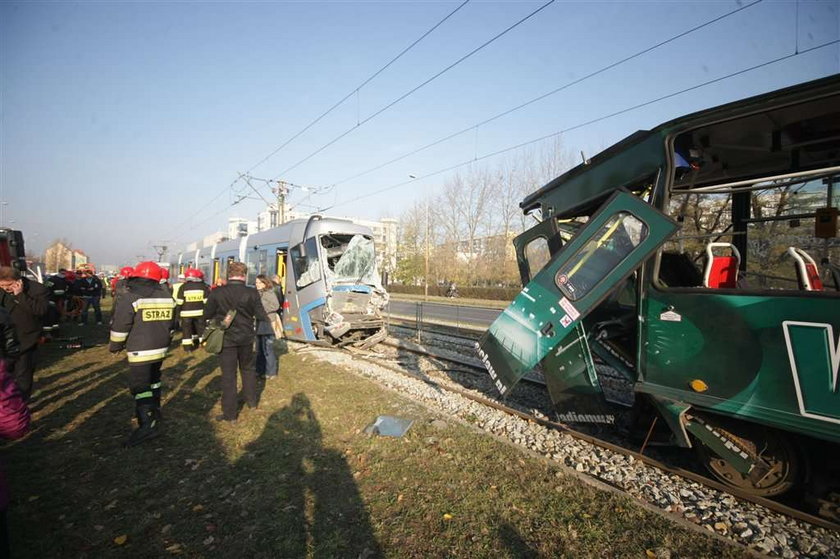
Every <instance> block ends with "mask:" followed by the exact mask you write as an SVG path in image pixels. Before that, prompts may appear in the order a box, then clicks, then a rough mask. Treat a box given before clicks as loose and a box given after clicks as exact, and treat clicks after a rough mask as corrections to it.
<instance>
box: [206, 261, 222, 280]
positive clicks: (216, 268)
mask: <svg viewBox="0 0 840 559" xmlns="http://www.w3.org/2000/svg"><path fill="white" fill-rule="evenodd" d="M221 268H222V263H221V262H219V259H218V258H214V259H213V269H212V272H211V274H210V282H209V283H210V285H215V284H216V281H218V279H219V273H220V272H221V271H222V270H221Z"/></svg>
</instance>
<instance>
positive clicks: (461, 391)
mask: <svg viewBox="0 0 840 559" xmlns="http://www.w3.org/2000/svg"><path fill="white" fill-rule="evenodd" d="M385 345H386V346H387V347H389V348H391V349H393V350H395V351H398V352H408V353H410V354H412V355H414V356H417V357H420V358H423V359H429V360H433V361H434V362H438V363H439V362H444V363H448V364H451V365H452V366H453V369H451V370H457V371H458V372H463V373H465V374H471V375H474V376H476V377H483V376H485V371H484V369H483V367H481V365H480V364H479V363H478V362H477V361H472V360H470V359H468V358H464V357H457V356H453V355H445V354H442V353H439V352H435V351H432V350H430V349H429V348H425V347H421V346H419V345H417V344H412V343H410V342H408V343H407V342H405V341H390V340H389V341H387V342H385ZM319 349H326V348H323V347H319ZM334 351H335V350H334ZM340 351H341V352H342V353H344V354H345V355H349V356H350V357H351V358H352V359H353V360H354V361H358V362H363V363H367V364H370V365H375V366H376V367H380V368H383V369H386V370H388V371H391V372H393V373H396V374H399V375H402V376H405V377H408V378H411V379H414V380H417V381H420V382H422V383H424V384H425V385H427V386H430V387H433V388H434V390H436V391H440V390H443V391H447V392H449V393H452V394H456V395H458V396H460V397H462V398H465V399H466V400H469V401H470V402H474V403H476V404H479V405H481V406H485V407H487V408H489V409H492V410H496V411H498V412H501V413H503V414H506V415H508V416H510V417H512V418H519V419H521V420H523V421H525V422H528V423H531V424H535V425H539V426H541V427H543V428H545V429H547V430H550V431H552V432H556V433H560V434H562V435H566V436H569V437H571V438H572V439H574V440H576V441H580V442H581V443H585V444H588V445H591V446H592V447H594V448H596V449H600V450H603V451H608V452H609V453H613V454H614V455H618V456H621V457H623V458H624V459H626V460H629V461H630V463H632V462H633V461H635V462H639V463H642V464H645V465H646V466H649V467H651V468H655V469H657V470H659V471H660V472H662V473H663V474H664V475H667V476H677V477H678V478H680V479H681V480H683V481H684V482H685V483H688V484H699V485H701V486H702V487H704V488H708V489H711V490H714V491H717V492H720V493H723V494H724V495H731V496H732V497H733V498H734V499H735V500H737V501H740V502H742V503H747V504H749V505H757V506H760V507H763V508H765V509H767V510H769V511H772V512H774V513H777V514H779V515H782V516H784V517H785V518H789V519H794V520H797V521H800V522H803V523H806V524H808V525H811V526H815V527H819V528H822V529H825V530H828V531H831V532H833V533H834V534H835V535H837V534H840V524H838V523H836V522H834V521H832V520H830V519H826V518H821V517H819V516H817V515H814V514H812V513H810V512H807V511H804V510H801V509H799V508H796V507H795V506H792V505H790V504H785V503H781V502H778V501H773V500H770V499H766V498H763V497H757V496H754V495H751V494H749V493H747V492H744V491H741V490H738V489H736V488H732V487H729V486H725V485H724V484H722V483H719V482H717V481H716V480H713V479H710V478H708V477H706V476H704V475H702V474H699V473H697V472H695V471H691V470H688V469H686V468H683V467H680V466H674V465H673V464H668V463H666V462H664V461H662V460H660V459H657V458H654V457H651V456H649V455H646V454H643V453H640V452H638V451H636V450H631V449H628V448H626V447H625V446H622V445H621V444H618V443H617V442H615V441H609V440H604V438H601V437H599V436H594V435H593V434H591V433H586V432H583V431H580V430H578V429H574V428H571V427H570V426H569V425H567V424H564V423H561V422H558V421H553V420H551V419H549V418H548V417H547V414H543V413H532V412H529V411H524V410H523V409H521V406H520V409H517V408H516V407H513V406H511V405H508V404H506V403H503V402H500V401H498V400H496V399H494V398H493V397H491V396H488V394H482V393H476V391H477V390H480V389H475V388H469V389H465V388H462V387H458V386H453V384H454V382H455V381H452V380H451V379H441V380H436V379H433V378H431V377H430V376H429V375H428V374H421V373H414V372H412V371H409V370H407V369H406V368H404V367H400V366H395V365H393V364H392V362H393V357H392V356H383V355H381V354H376V353H371V352H360V351H355V350H340ZM386 359H387V360H388V361H390V362H384V361H385V360H386ZM451 370H450V371H451ZM467 371H469V373H467ZM526 382H528V383H530V384H533V385H535V388H536V385H539V384H540V381H539V379H529V380H528V381H526ZM488 393H489V391H488ZM597 452H598V451H596V454H597ZM567 465H569V464H568V463H567ZM575 469H578V471H582V470H581V469H579V467H576V468H575ZM593 477H595V478H596V479H598V480H599V481H601V482H604V483H607V484H609V485H612V486H613V487H616V488H617V489H619V490H621V491H624V492H627V493H629V494H631V495H633V493H631V492H629V491H627V490H626V489H625V488H624V487H622V484H621V483H616V482H614V481H612V480H610V479H608V478H606V479H605V478H604V477H602V476H599V475H597V474H595V475H593ZM634 496H636V497H637V498H638V497H639V495H638V494H635V495H634ZM726 499H727V498H726V497H723V498H721V500H722V501H723V502H726ZM686 516H687V517H688V515H686ZM736 524H737V523H736ZM715 525H717V524H715ZM707 527H708V526H707ZM744 533H746V532H744ZM736 541H737V540H736ZM765 551H766V550H765ZM803 556H805V555H803ZM816 556H821V554H819V553H818V554H816Z"/></svg>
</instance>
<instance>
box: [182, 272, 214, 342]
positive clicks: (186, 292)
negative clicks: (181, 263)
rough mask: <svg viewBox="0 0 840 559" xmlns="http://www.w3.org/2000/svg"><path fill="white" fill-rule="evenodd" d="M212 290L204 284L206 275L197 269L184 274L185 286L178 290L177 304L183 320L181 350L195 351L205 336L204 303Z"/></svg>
mask: <svg viewBox="0 0 840 559" xmlns="http://www.w3.org/2000/svg"><path fill="white" fill-rule="evenodd" d="M209 291H210V289H209V288H208V287H207V284H206V283H204V273H203V272H202V271H201V270H197V269H195V268H188V269H187V270H186V271H185V272H184V284H183V285H182V286H181V287H180V288H179V289H178V291H177V295H176V296H175V303H176V304H177V305H178V317H179V318H180V320H181V334H182V337H181V349H183V350H185V351H193V350H194V349H195V348H197V347H198V341H199V339H200V338H201V335H202V334H204V319H203V318H202V316H203V315H204V303H206V302H207V294H208V293H209Z"/></svg>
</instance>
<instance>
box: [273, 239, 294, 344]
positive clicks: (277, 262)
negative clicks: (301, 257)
mask: <svg viewBox="0 0 840 559" xmlns="http://www.w3.org/2000/svg"><path fill="white" fill-rule="evenodd" d="M288 254H289V250H288V248H285V247H284V248H280V247H277V250H276V251H275V253H274V271H275V274H276V275H277V277H279V278H280V290H281V291H280V292H281V293H282V294H283V309H282V314H283V328H286V324H287V322H288V319H286V316H287V315H288V314H289V313H288V309H289V307H290V306H291V304H290V303H289V298H288V297H287V295H286V256H287V255H288Z"/></svg>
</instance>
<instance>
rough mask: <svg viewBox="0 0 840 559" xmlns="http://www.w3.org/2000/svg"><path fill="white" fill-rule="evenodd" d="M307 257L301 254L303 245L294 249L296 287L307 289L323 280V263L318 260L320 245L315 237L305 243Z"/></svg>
mask: <svg viewBox="0 0 840 559" xmlns="http://www.w3.org/2000/svg"><path fill="white" fill-rule="evenodd" d="M304 246H305V247H306V256H303V255H302V254H301V245H297V246H295V247H293V248H292V267H293V268H294V272H295V285H297V287H299V288H300V287H306V286H307V285H309V284H311V283H314V282H316V281H318V280H319V279H321V262H320V260H318V243H317V242H316V239H315V238H314V237H313V238H311V239H307V240H306V241H305V243H304Z"/></svg>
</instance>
